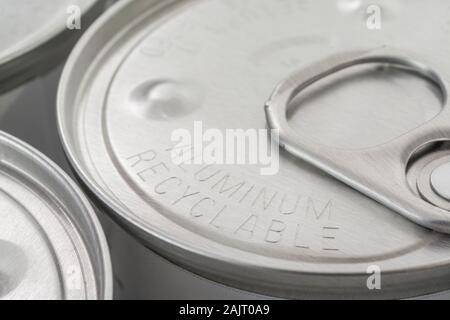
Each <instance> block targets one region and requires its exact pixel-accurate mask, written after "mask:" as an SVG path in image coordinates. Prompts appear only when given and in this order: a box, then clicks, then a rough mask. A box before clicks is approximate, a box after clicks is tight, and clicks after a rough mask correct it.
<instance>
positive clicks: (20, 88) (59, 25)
mask: <svg viewBox="0 0 450 320" xmlns="http://www.w3.org/2000/svg"><path fill="white" fill-rule="evenodd" d="M106 4H107V2H106V1H104V0H75V1H73V0H70V1H69V0H62V1H61V0H59V1H55V0H40V1H33V0H21V1H15V0H3V1H2V2H1V4H0V39H1V41H0V129H1V130H4V131H6V132H8V133H10V134H12V135H14V136H16V137H18V138H20V139H22V140H24V141H26V142H28V143H30V144H31V145H33V146H34V147H36V148H37V149H38V150H40V151H41V152H43V153H44V154H46V155H47V156H49V157H50V158H52V159H53V160H54V161H56V162H57V163H58V164H59V165H61V166H65V164H66V161H65V158H64V155H63V151H62V149H61V146H60V142H59V138H58V134H57V129H56V117H55V104H56V103H55V101H56V91H57V86H58V80H59V76H60V73H61V70H62V67H61V65H62V63H63V62H64V60H65V58H66V57H67V55H68V54H69V52H70V50H71V48H72V47H73V45H74V44H75V42H76V41H77V39H78V38H79V37H80V36H81V34H82V33H83V31H84V30H86V29H87V28H88V26H89V25H90V23H91V22H92V21H93V20H94V19H95V18H96V17H97V16H98V15H99V14H100V13H101V12H102V11H103V10H104V8H105V5H106ZM65 168H66V169H67V166H65Z"/></svg>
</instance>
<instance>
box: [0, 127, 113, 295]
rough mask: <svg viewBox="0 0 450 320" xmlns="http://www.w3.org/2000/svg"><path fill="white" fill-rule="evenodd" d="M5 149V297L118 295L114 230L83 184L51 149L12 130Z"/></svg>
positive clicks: (1, 269) (2, 144)
mask: <svg viewBox="0 0 450 320" xmlns="http://www.w3.org/2000/svg"><path fill="white" fill-rule="evenodd" d="M0 154H1V161H0V172H1V175H2V178H1V180H2V181H1V185H2V186H1V196H2V197H3V200H4V201H3V204H2V205H3V206H5V207H6V208H7V209H8V210H5V212H4V213H3V215H2V220H3V224H2V227H3V228H5V229H4V231H5V232H4V233H3V236H2V239H0V246H1V247H3V248H6V250H5V252H6V258H5V259H6V267H5V266H4V265H3V266H2V265H1V264H0V273H2V277H3V278H6V280H5V281H6V284H7V285H6V286H5V287H4V288H3V289H2V290H0V297H1V298H6V299H30V298H31V299H35V298H36V299H75V300H79V299H83V300H84V299H88V300H91V299H95V300H97V299H99V300H109V299H112V266H111V261H110V255H109V249H108V245H107V242H106V238H105V235H104V233H103V230H102V228H101V225H100V222H99V221H98V219H97V217H96V215H95V211H94V209H93V207H92V206H91V204H90V203H89V201H88V200H87V199H86V197H85V196H84V194H83V193H82V192H81V190H80V189H79V187H78V186H77V185H76V184H75V183H74V182H73V181H72V180H71V179H70V178H69V177H68V176H67V174H66V173H64V172H63V171H62V169H60V168H59V167H58V166H57V165H56V164H54V163H53V162H52V161H51V160H50V159H48V158H47V157H46V156H44V155H43V154H41V153H40V152H39V151H37V150H35V149H34V148H32V147H30V146H29V145H27V144H26V143H24V142H22V141H20V140H18V139H17V138H15V137H13V136H11V135H9V134H7V133H4V132H0ZM13 216H14V217H13ZM11 223H12V224H11ZM30 239H32V240H33V241H30ZM8 261H9V262H10V263H11V265H14V269H9V268H8V267H7V265H8ZM5 268H6V269H5Z"/></svg>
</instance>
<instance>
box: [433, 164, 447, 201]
mask: <svg viewBox="0 0 450 320" xmlns="http://www.w3.org/2000/svg"><path fill="white" fill-rule="evenodd" d="M430 181H431V185H432V187H433V190H434V191H435V192H436V193H437V194H439V195H440V196H441V197H443V198H445V199H446V200H449V201H450V162H447V163H444V164H442V165H440V166H439V167H437V168H436V169H434V170H433V173H432V174H431V177H430Z"/></svg>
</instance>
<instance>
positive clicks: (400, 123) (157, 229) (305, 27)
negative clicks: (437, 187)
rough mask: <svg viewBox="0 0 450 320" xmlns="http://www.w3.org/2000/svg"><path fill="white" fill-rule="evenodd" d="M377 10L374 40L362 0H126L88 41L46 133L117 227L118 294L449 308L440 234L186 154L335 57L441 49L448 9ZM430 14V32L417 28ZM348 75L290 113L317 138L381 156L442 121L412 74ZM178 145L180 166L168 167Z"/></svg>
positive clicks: (412, 5) (294, 173)
mask: <svg viewBox="0 0 450 320" xmlns="http://www.w3.org/2000/svg"><path fill="white" fill-rule="evenodd" d="M371 6H372V7H371ZM369 8H372V10H368V9H369ZM375 9H379V10H384V11H383V12H385V13H386V15H385V17H386V18H385V19H386V20H385V21H384V22H383V23H384V24H383V26H385V28H377V26H378V25H377V24H374V23H372V22H373V20H376V19H377V17H378V16H377V12H379V10H374V7H373V4H372V2H370V1H366V0H361V1H346V0H343V1H327V0H320V1H318V0H314V1H312V0H311V1H308V0H302V1H301V0H286V1H278V0H228V1H222V0H205V1H176V0H167V1H149V0H134V1H130V0H123V1H120V2H119V3H117V4H116V5H115V6H114V7H113V8H111V9H110V10H109V11H108V12H107V13H105V14H104V15H103V16H102V17H101V18H100V19H99V20H98V21H97V22H96V23H95V24H94V26H93V27H92V28H90V29H89V31H88V32H87V33H86V34H85V35H84V36H83V38H82V39H81V40H80V42H79V43H78V45H77V46H76V48H75V50H74V51H73V54H72V55H71V56H70V58H69V60H68V63H67V64H66V67H65V70H64V72H63V76H62V80H61V84H60V89H59V93H58V101H57V112H58V114H57V115H58V125H59V130H60V135H61V138H62V142H63V146H64V148H65V151H66V154H67V155H68V158H69V160H70V162H71V165H72V167H73V168H74V170H75V172H76V174H77V175H78V177H79V179H80V181H81V182H82V183H83V184H84V185H85V187H86V190H88V192H89V193H90V195H91V198H92V199H93V201H94V202H95V204H96V206H97V207H99V208H100V209H101V210H102V211H103V212H105V213H107V214H108V215H109V216H111V217H112V219H113V220H114V222H111V221H109V222H106V223H105V226H106V227H105V229H106V233H107V237H108V239H109V242H110V246H111V251H112V260H113V262H114V265H115V272H116V273H115V280H116V284H117V288H118V290H116V294H117V297H119V298H140V299H146V298H191V299H196V298H217V299H220V298H236V299H238V298H265V297H280V298H311V299H313V298H338V299H343V298H354V299H359V298H372V299H379V298H415V297H423V296H425V295H427V294H438V296H437V297H440V298H448V293H446V292H445V291H446V290H448V289H449V288H450V238H449V237H448V236H446V235H443V234H438V233H435V232H431V231H430V230H427V229H424V228H422V227H420V226H418V225H415V224H414V223H412V222H410V221H408V220H406V219H403V218H402V217H399V216H398V215H397V214H395V213H394V212H392V211H391V210H389V209H388V208H385V207H383V206H382V205H380V204H378V203H376V202H375V201H373V200H371V199H369V198H367V197H365V196H363V195H362V194H360V193H358V192H356V191H355V190H353V189H351V188H349V187H347V186H345V185H343V184H341V183H339V182H337V181H336V180H334V179H333V178H331V177H329V176H328V175H325V174H323V173H321V172H319V171H318V170H316V169H314V168H312V167H311V166H309V165H308V164H306V163H304V162H302V161H298V160H297V159H294V158H293V157H291V156H289V155H288V154H285V153H283V152H281V153H280V154H279V159H278V160H279V163H278V164H279V167H278V168H275V169H278V171H276V172H273V173H272V174H270V175H266V174H262V171H261V170H260V169H262V168H261V165H254V164H248V165H245V164H239V163H236V164H232V163H213V164H211V163H207V162H202V161H200V162H197V161H193V160H196V159H197V158H200V160H202V159H201V157H202V156H203V154H202V152H201V151H200V152H198V153H195V152H194V153H190V152H189V151H190V150H191V149H193V148H194V143H196V141H197V140H200V141H201V142H202V143H203V142H204V140H206V141H207V142H208V141H209V143H210V144H211V142H212V141H213V138H214V139H216V137H223V136H225V133H226V132H227V131H228V130H232V129H236V130H241V132H249V134H250V135H251V134H252V133H254V134H255V135H256V136H258V134H259V133H260V132H263V131H261V130H264V129H265V128H266V125H267V124H266V119H265V114H264V105H265V102H266V100H267V99H268V98H269V96H270V95H271V93H272V91H273V89H274V88H275V86H276V85H277V84H278V83H279V82H280V81H281V80H282V79H285V78H286V77H287V76H288V75H289V74H291V73H292V72H293V70H297V69H301V68H307V67H308V66H309V65H311V64H313V63H315V62H316V61H320V59H321V58H324V57H326V56H328V55H329V54H333V53H335V52H336V51H339V50H341V51H342V50H345V49H349V50H352V49H353V50H356V49H358V50H374V49H376V48H379V47H384V46H388V47H389V46H395V47H400V48H403V49H405V50H413V51H414V50H415V51H418V50H419V51H420V52H421V53H422V54H424V55H428V56H431V57H437V56H438V55H440V56H443V55H448V53H449V52H450V47H449V45H448V41H447V42H446V41H444V39H446V37H447V31H445V30H447V29H446V28H448V16H447V14H446V13H448V12H450V5H449V3H448V1H445V0H442V1H435V2H434V3H433V6H427V5H426V4H424V2H423V1H420V0H414V1H409V2H408V4H405V3H403V4H401V3H397V2H395V3H394V2H393V1H387V0H383V1H379V6H378V7H376V8H375ZM427 10H429V11H430V12H429V14H433V15H434V19H432V23H430V22H429V21H426V22H425V21H422V20H423V19H420V18H419V17H420V16H421V15H423V12H425V11H427ZM416 17H417V18H416ZM366 22H367V23H366ZM369 22H371V23H369ZM417 24H419V26H417ZM413 26H414V27H415V28H416V27H417V28H419V29H420V30H421V32H413V33H409V30H410V29H411V28H412V27H413ZM405 30H408V36H407V37H405ZM430 35H433V36H430ZM437 48H438V49H437ZM350 71H351V72H350V73H345V74H339V76H338V77H337V78H334V79H333V81H327V82H326V83H325V84H323V83H319V84H317V85H318V87H315V89H314V90H313V91H312V92H310V94H309V95H308V96H307V97H302V98H303V99H302V105H306V106H303V107H302V108H301V109H300V110H298V112H296V113H295V112H293V114H292V115H290V118H291V119H292V121H294V122H296V121H299V122H297V124H299V123H300V124H301V125H303V126H306V128H307V129H309V130H310V132H311V135H312V137H313V138H314V139H316V140H317V141H318V143H331V144H332V145H333V146H335V147H337V148H341V147H342V148H343V147H347V145H345V146H343V145H342V144H344V143H346V144H348V143H350V144H353V147H355V148H362V147H364V146H367V145H368V146H370V145H377V144H380V143H383V141H386V139H390V138H391V136H396V135H401V134H402V133H404V132H407V131H408V130H411V129H413V128H414V127H415V126H417V125H419V124H420V123H422V122H424V121H426V120H427V119H429V118H431V117H433V116H434V115H435V114H436V113H437V112H439V97H437V96H436V95H435V92H434V90H433V89H432V85H430V83H428V82H427V81H426V80H424V79H421V78H418V77H415V76H413V75H411V74H410V73H408V70H395V71H393V70H386V68H380V67H379V66H376V67H375V68H374V66H369V67H368V68H365V67H364V68H363V69H357V70H350ZM349 84H350V90H348V85H349ZM337 89H339V90H337ZM342 90H343V91H344V92H343V91H342ZM345 90H348V91H347V92H345ZM380 97H381V98H382V100H381V102H380V100H377V99H380ZM300 98H301V97H299V99H300ZM399 99H408V100H405V101H406V102H407V103H400V102H404V101H401V100H399ZM399 101H400V102H399ZM393 104H395V108H393V107H392V105H393ZM316 105H319V106H320V107H317V106H316ZM338 106H339V107H340V106H342V107H344V108H346V109H344V111H342V110H341V109H339V110H341V111H337V107H338ZM317 109H320V114H317ZM299 115H300V117H299ZM368 115H369V116H368ZM380 115H381V117H377V116H380ZM319 116H320V117H319ZM324 117H325V118H324ZM380 126H381V128H383V130H380V129H377V128H380ZM199 128H200V129H199ZM202 129H204V132H206V131H207V130H209V129H211V131H208V137H209V138H208V137H207V138H205V136H200V137H198V136H197V134H199V132H200V135H201V134H202V132H203V131H202ZM354 129H356V132H355V130H354ZM174 133H176V134H175V137H177V138H176V139H175V140H174ZM180 137H181V138H183V137H190V138H192V139H191V140H190V142H188V143H186V144H184V145H183V144H181V145H180V144H179V142H180V141H178V140H179V138H180ZM265 137H266V139H267V134H266V136H265ZM247 138H248V136H247ZM339 139H341V140H339ZM181 140H183V139H181ZM187 140H189V139H187ZM215 142H216V143H217V142H218V144H219V145H222V146H225V145H226V143H224V142H223V141H215ZM208 146H209V147H211V146H210V145H208ZM194 149H195V148H194ZM177 150H178V151H179V153H183V152H186V153H187V154H190V156H191V157H190V158H187V159H185V160H186V161H185V162H178V161H174V151H177ZM205 150H206V148H205ZM194 151H195V150H194ZM246 151H247V150H246ZM244 155H246V156H249V155H254V153H253V154H252V153H250V151H247V154H244ZM189 160H190V161H189ZM369 169H370V168H368V170H369ZM105 220H106V219H105ZM119 226H121V227H122V228H123V229H124V230H126V231H127V232H128V235H127V234H126V233H125V231H124V230H122V229H121V228H120V227H119ZM153 252H156V253H153ZM160 256H161V257H163V258H161V257H160ZM165 259H167V260H169V261H171V263H174V264H175V265H176V266H174V265H172V264H170V263H169V262H167V261H166V260H165ZM205 278H206V279H209V280H205ZM434 297H435V298H436V296H434Z"/></svg>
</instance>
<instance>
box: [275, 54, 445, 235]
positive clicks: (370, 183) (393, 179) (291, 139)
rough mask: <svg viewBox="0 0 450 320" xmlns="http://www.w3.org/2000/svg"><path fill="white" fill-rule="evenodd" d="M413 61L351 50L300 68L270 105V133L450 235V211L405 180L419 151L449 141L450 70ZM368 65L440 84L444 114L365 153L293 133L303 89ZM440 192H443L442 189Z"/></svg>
mask: <svg viewBox="0 0 450 320" xmlns="http://www.w3.org/2000/svg"><path fill="white" fill-rule="evenodd" d="M403 56H405V57H408V58H403ZM409 57H411V55H410V54H406V55H405V54H404V53H400V52H398V51H392V50H389V51H388V50H386V49H383V52H381V54H380V52H378V51H377V52H375V53H370V52H369V53H367V52H350V53H345V54H340V55H336V56H332V57H330V58H328V59H326V60H324V61H321V62H319V63H317V64H315V65H313V66H311V67H310V68H307V69H303V70H300V71H298V72H296V73H294V74H293V75H292V76H290V77H289V78H287V79H285V80H284V81H282V82H281V83H280V84H279V85H278V86H277V87H276V89H275V91H274V92H273V94H272V96H271V97H270V99H269V100H268V102H267V104H266V117H267V122H268V125H269V127H270V128H271V129H277V130H278V131H279V134H280V145H281V147H283V148H284V149H286V151H288V152H289V153H291V154H293V155H295V156H297V157H299V158H301V159H303V160H305V161H307V162H309V163H311V164H312V165H314V166H316V167H318V168H320V169H321V170H323V171H325V172H327V173H328V174H330V175H332V176H334V177H335V178H337V179H339V180H341V181H342V182H344V183H346V184H348V185H349V186H351V187H353V188H354V189H357V190H359V191H360V192H362V193H363V194H365V195H367V196H369V197H371V198H372V199H374V200H376V201H378V202H380V203H381V204H383V205H385V206H386V207H389V208H390V209H392V210H394V211H396V212H398V213H400V214H401V215H403V216H404V217H406V218H408V219H410V220H412V221H414V222H415V223H417V224H419V225H422V226H424V227H427V228H430V229H433V230H436V231H439V232H443V233H450V211H447V210H445V209H444V208H441V207H438V206H436V205H433V204H431V203H430V202H427V201H426V200H424V199H423V198H421V197H420V196H418V195H417V194H416V193H414V192H413V191H412V190H411V189H410V187H409V186H408V183H407V179H406V167H407V164H408V161H409V160H410V158H411V156H412V155H413V154H414V153H415V152H416V151H417V150H420V149H421V148H422V147H423V146H425V145H427V144H429V143H432V142H438V141H450V106H448V105H447V93H448V82H447V81H448V80H450V72H448V71H445V70H444V71H443V72H440V73H439V74H438V73H437V72H436V71H435V70H440V69H435V68H434V67H433V63H432V62H430V63H428V62H427V63H426V64H425V63H422V62H419V59H417V60H416V59H411V58H409ZM369 63H376V64H387V65H390V66H393V67H396V68H400V69H407V70H409V71H412V72H414V73H416V74H418V75H420V76H422V77H425V78H427V79H429V80H430V81H432V82H434V83H436V84H437V85H438V87H439V88H440V89H441V91H442V95H443V97H444V107H443V110H442V111H441V112H440V113H439V114H438V115H437V116H436V117H435V118H434V119H432V120H430V121H428V122H426V123H424V124H423V125H421V126H420V127H418V128H417V129H414V130H412V131H410V132H408V133H406V134H404V135H402V136H400V137H399V138H396V139H395V140H392V141H390V142H388V143H385V144H382V145H379V146H376V147H372V148H366V149H360V150H345V149H338V148H333V147H327V146H323V145H320V144H318V143H317V142H315V141H313V140H312V139H311V138H309V137H308V135H307V134H306V133H305V132H304V131H302V129H301V128H300V129H298V130H293V129H292V128H291V127H290V126H289V123H288V119H287V112H288V107H289V105H290V102H291V101H292V99H293V98H294V97H296V96H297V95H298V94H300V93H301V92H302V90H304V89H306V88H307V87H309V86H310V85H312V84H314V83H315V82H317V81H319V80H321V79H323V78H325V77H327V76H329V75H331V74H334V73H336V72H338V71H341V70H343V69H346V68H349V67H352V66H355V65H361V64H369ZM441 69H442V68H441ZM449 71H450V70H449ZM444 169H447V167H444ZM444 169H441V170H444ZM449 179H450V176H449ZM434 181H435V182H434V184H435V185H437V186H440V188H441V189H442V188H444V187H442V185H443V184H444V183H442V182H441V181H438V182H436V181H437V179H436V177H435V178H434ZM444 185H445V184H444ZM440 191H441V193H442V190H440Z"/></svg>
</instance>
